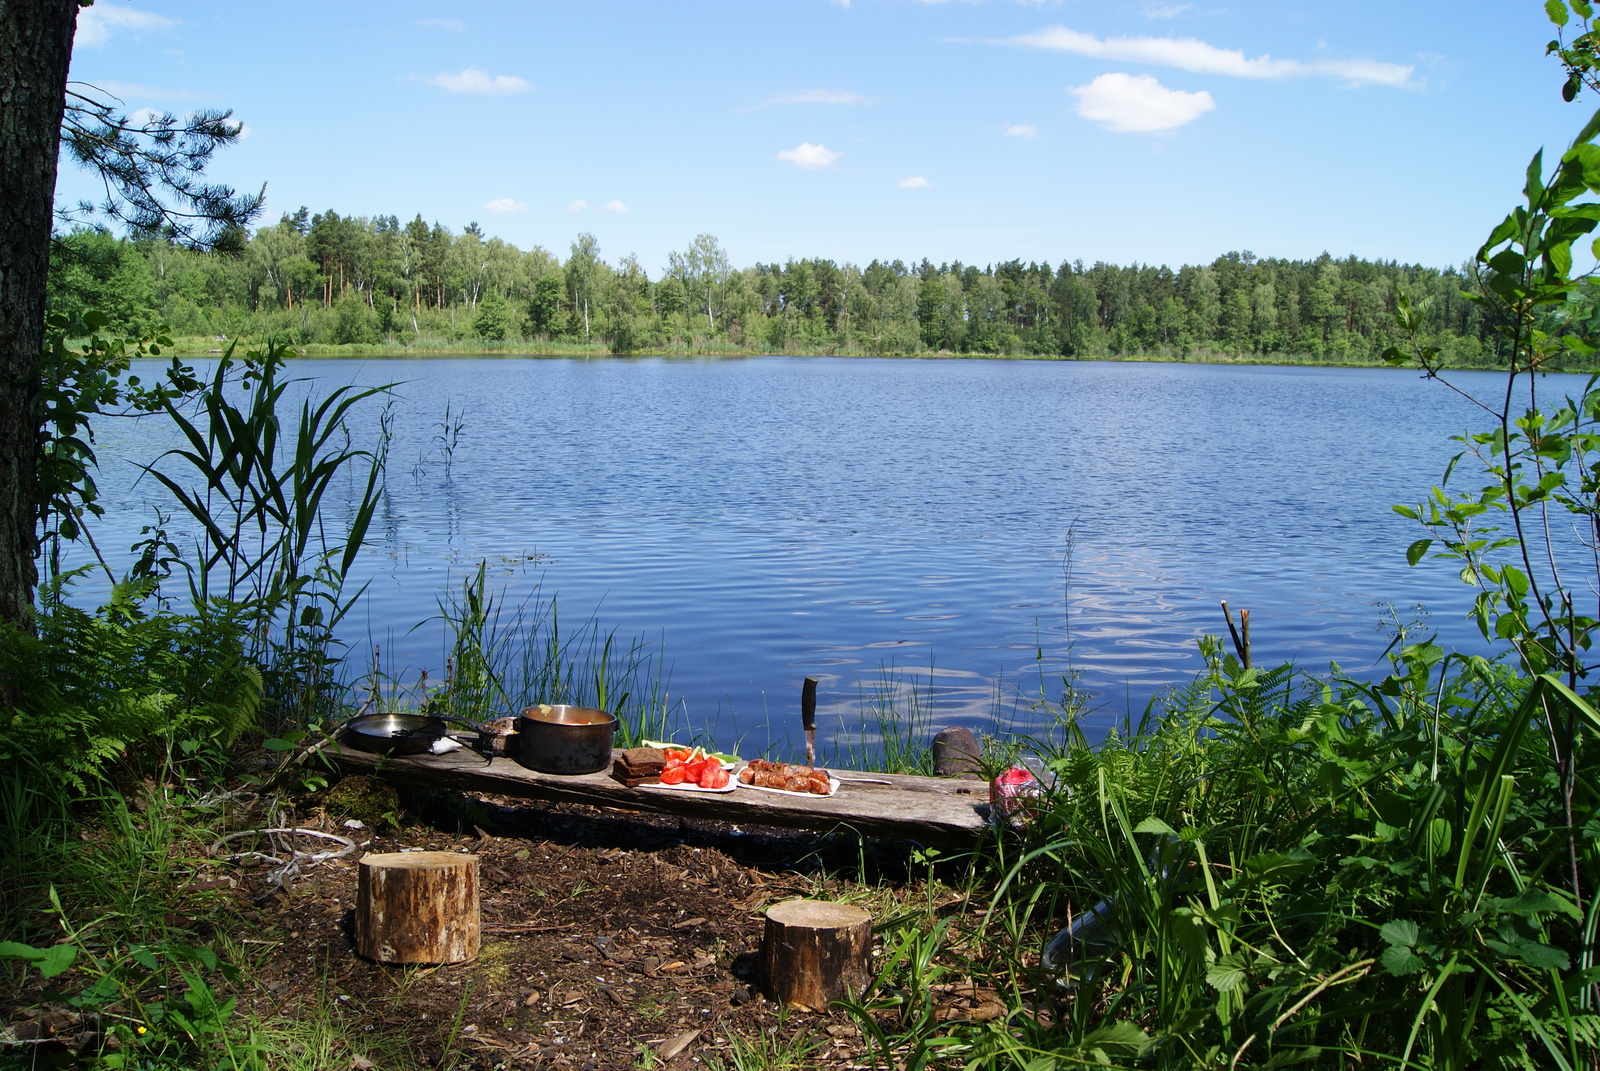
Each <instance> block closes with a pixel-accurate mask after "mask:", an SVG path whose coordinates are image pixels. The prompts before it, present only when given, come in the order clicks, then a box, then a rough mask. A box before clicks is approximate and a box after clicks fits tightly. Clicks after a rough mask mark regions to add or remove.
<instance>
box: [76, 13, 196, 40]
mask: <svg viewBox="0 0 1600 1071" xmlns="http://www.w3.org/2000/svg"><path fill="white" fill-rule="evenodd" d="M177 26H178V20H177V19H169V18H167V17H166V16H164V15H157V14H154V13H152V12H149V11H136V10H134V9H133V8H131V7H121V6H116V7H113V6H112V5H111V4H99V5H97V6H95V7H86V8H84V9H83V10H81V11H79V12H78V29H77V33H76V36H74V37H73V39H72V41H73V44H74V45H83V46H85V47H87V48H99V47H100V46H101V45H104V44H105V43H106V42H107V41H109V40H111V35H112V33H113V32H114V31H116V30H132V31H134V32H135V33H138V32H140V31H142V30H171V29H175V28H176V27H177Z"/></svg>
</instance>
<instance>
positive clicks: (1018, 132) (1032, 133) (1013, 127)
mask: <svg viewBox="0 0 1600 1071" xmlns="http://www.w3.org/2000/svg"><path fill="white" fill-rule="evenodd" d="M1005 132H1006V137H1008V138H1036V137H1038V136H1039V128H1038V127H1036V126H1034V125H1033V124H1032V123H1007V124H1006V127H1005Z"/></svg>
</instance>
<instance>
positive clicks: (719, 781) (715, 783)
mask: <svg viewBox="0 0 1600 1071" xmlns="http://www.w3.org/2000/svg"><path fill="white" fill-rule="evenodd" d="M700 787H701V788H727V787H728V771H727V770H724V769H723V768H722V763H720V762H716V761H714V760H713V762H712V765H710V766H707V767H706V772H705V774H704V775H703V776H702V777H701V778H700Z"/></svg>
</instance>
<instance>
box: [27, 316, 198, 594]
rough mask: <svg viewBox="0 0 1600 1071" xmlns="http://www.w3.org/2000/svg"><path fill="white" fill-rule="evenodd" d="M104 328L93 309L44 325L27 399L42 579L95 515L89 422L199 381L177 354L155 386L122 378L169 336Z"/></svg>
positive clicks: (149, 407)
mask: <svg viewBox="0 0 1600 1071" xmlns="http://www.w3.org/2000/svg"><path fill="white" fill-rule="evenodd" d="M108 326H109V321H108V319H107V318H106V317H105V316H104V315H102V314H101V313H98V312H96V311H94V310H89V311H87V312H85V313H84V314H83V317H82V318H81V319H77V320H72V319H68V318H66V317H64V316H57V315H53V316H51V317H50V319H49V322H48V325H47V328H48V330H47V333H46V337H45V346H44V353H43V355H42V359H41V363H40V376H39V378H40V383H39V394H38V397H37V400H36V401H35V403H34V404H35V407H36V408H35V412H36V415H37V417H38V421H39V440H38V441H39V446H38V470H37V477H36V479H37V482H36V484H35V497H34V516H35V524H34V528H35V531H36V533H37V538H38V539H39V541H40V544H41V547H42V550H43V553H44V557H45V563H46V579H49V577H51V576H53V575H56V574H58V573H59V571H60V570H59V565H58V563H59V560H60V551H61V543H62V541H63V540H65V541H68V542H72V541H76V540H78V539H80V538H85V533H84V526H85V520H86V517H98V516H100V514H101V512H102V510H101V507H100V505H99V502H98V498H99V489H98V487H97V486H96V484H95V480H94V469H95V467H96V464H97V459H96V457H95V453H94V429H93V423H92V422H93V421H94V420H95V419H96V418H99V417H105V416H108V415H112V414H116V413H119V412H131V413H146V412H151V411H154V410H156V409H160V408H162V407H163V406H165V405H166V404H167V403H169V402H170V401H172V400H173V399H175V398H181V397H184V396H185V395H187V394H188V393H190V392H191V391H193V390H194V389H195V388H196V387H197V386H198V385H199V384H198V381H197V380H196V379H195V378H194V373H193V370H192V369H190V368H189V367H188V366H186V365H184V364H183V363H181V362H180V361H178V360H177V359H176V358H174V359H173V361H172V364H171V365H170V366H169V367H168V368H167V369H166V372H165V377H164V380H163V381H160V382H157V383H155V384H152V385H146V384H144V383H141V382H140V380H139V377H138V376H126V377H125V373H126V372H127V370H128V362H129V360H130V359H131V358H133V357H143V356H152V357H154V356H159V355H160V354H161V348H162V347H163V346H170V345H171V344H172V340H171V339H169V338H167V337H166V335H165V334H164V333H163V332H159V331H157V332H155V333H152V334H150V335H147V336H145V337H144V338H140V339H136V340H127V339H121V338H116V337H112V336H107V335H103V334H101V332H102V331H104V330H105V329H106V328H107V327H108ZM69 337H75V338H77V339H78V343H77V345H76V346H73V345H69V344H68V341H67V340H68V338H69ZM91 545H92V544H91ZM151 564H153V563H151Z"/></svg>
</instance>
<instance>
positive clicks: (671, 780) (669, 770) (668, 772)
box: [661, 765, 685, 785]
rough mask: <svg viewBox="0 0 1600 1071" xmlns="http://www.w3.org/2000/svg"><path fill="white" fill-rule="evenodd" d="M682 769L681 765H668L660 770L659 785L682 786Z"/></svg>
mask: <svg viewBox="0 0 1600 1071" xmlns="http://www.w3.org/2000/svg"><path fill="white" fill-rule="evenodd" d="M684 773H685V771H684V768H683V766H682V765H669V766H663V767H662V768H661V783H662V784H663V785H681V784H683V778H684Z"/></svg>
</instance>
